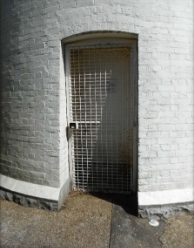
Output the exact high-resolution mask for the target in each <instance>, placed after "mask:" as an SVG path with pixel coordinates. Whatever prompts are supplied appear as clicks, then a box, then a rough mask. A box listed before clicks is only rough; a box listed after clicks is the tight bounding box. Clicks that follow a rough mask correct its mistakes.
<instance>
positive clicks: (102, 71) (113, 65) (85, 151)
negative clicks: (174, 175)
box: [69, 46, 134, 193]
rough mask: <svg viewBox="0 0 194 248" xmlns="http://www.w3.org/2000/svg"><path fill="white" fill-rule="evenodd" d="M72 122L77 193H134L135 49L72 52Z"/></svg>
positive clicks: (119, 48) (72, 50)
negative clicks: (132, 53)
mask: <svg viewBox="0 0 194 248" xmlns="http://www.w3.org/2000/svg"><path fill="white" fill-rule="evenodd" d="M69 56H70V79H69V81H70V82H69V99H70V103H69V104H70V119H71V122H72V124H75V126H73V128H75V130H73V131H71V132H72V137H71V159H72V168H73V171H72V173H73V181H74V190H83V191H101V192H112V193H129V192H130V191H131V187H132V183H133V176H132V174H133V173H132V171H133V109H134V108H133V84H132V83H131V81H132V78H131V74H132V73H131V65H132V58H131V48H130V47H119V46H114V47H111V46H109V47H101V48H99V47H72V48H70V51H69Z"/></svg>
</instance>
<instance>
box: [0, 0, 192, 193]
mask: <svg viewBox="0 0 194 248" xmlns="http://www.w3.org/2000/svg"><path fill="white" fill-rule="evenodd" d="M1 16H2V25H1V33H2V37H1V58H2V60H1V68H2V70H1V71H2V86H3V90H2V93H1V97H2V122H3V124H2V139H1V142H2V173H3V174H5V175H9V176H10V177H14V178H18V179H20V180H25V181H30V182H33V183H37V184H43V185H50V186H54V187H58V186H59V185H60V184H62V183H63V180H65V178H66V177H67V173H68V161H67V155H68V147H67V140H66V133H65V132H66V131H65V125H66V99H65V88H64V78H63V76H62V74H63V73H62V71H63V68H62V67H61V68H60V66H62V64H61V57H60V56H61V48H60V41H61V40H62V39H63V38H65V37H68V36H70V35H73V34H78V33H81V32H89V31H100V30H110V31H125V32H131V33H136V34H138V53H139V54H138V60H139V68H138V69H139V81H138V84H139V107H138V109H139V168H138V170H139V172H138V175H139V191H140V192H149V191H160V190H173V189H186V188H191V187H193V113H194V109H193V1H192V0H187V1H182V0H171V1H169V0H163V1H155V0H146V1H145V0H103V1H100V0H80V1H79V0H77V1H76V0H71V1H70V0H57V1H56V0H49V1H48V0H47V1H46V0H42V1H38V0H34V1H24V0H14V1H2V2H1Z"/></svg>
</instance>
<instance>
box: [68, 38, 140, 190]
mask: <svg viewBox="0 0 194 248" xmlns="http://www.w3.org/2000/svg"><path fill="white" fill-rule="evenodd" d="M118 46H120V47H129V48H131V53H132V65H131V66H132V72H133V75H132V83H133V90H134V92H133V107H134V111H133V128H134V132H133V175H132V177H133V184H132V191H133V192H137V188H138V183H137V179H138V177H137V171H138V82H137V81H138V69H137V67H138V63H137V39H131V40H129V39H123V38H104V39H103V38H98V39H87V40H83V41H77V42H73V43H70V44H68V43H67V44H65V49H64V53H65V56H64V58H65V87H66V100H67V107H66V108H67V109H66V111H67V130H68V151H69V152H68V155H69V157H68V160H69V173H70V181H71V183H72V184H71V185H72V190H73V186H74V184H75V183H74V181H73V164H72V148H71V147H72V144H71V143H72V131H71V130H70V128H69V125H70V122H71V118H70V116H71V115H70V96H69V89H70V81H71V80H69V79H70V77H71V68H70V66H71V65H70V49H71V48H76V47H79V48H80V49H82V48H90V47H91V48H92V47H96V48H106V47H113V48H114V47H118Z"/></svg>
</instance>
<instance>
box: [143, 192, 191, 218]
mask: <svg viewBox="0 0 194 248" xmlns="http://www.w3.org/2000/svg"><path fill="white" fill-rule="evenodd" d="M193 193H194V192H193V189H176V190H164V191H155V192H139V193H138V213H139V216H141V217H142V218H150V217H151V218H153V217H155V218H156V219H159V218H168V217H170V216H176V215H181V214H183V213H184V212H191V213H194V194H193Z"/></svg>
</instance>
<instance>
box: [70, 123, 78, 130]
mask: <svg viewBox="0 0 194 248" xmlns="http://www.w3.org/2000/svg"><path fill="white" fill-rule="evenodd" d="M69 128H70V129H72V130H73V129H75V130H76V129H78V123H77V122H70V123H69Z"/></svg>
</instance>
